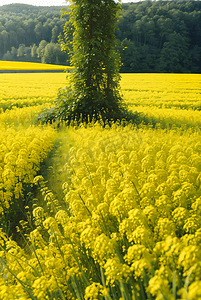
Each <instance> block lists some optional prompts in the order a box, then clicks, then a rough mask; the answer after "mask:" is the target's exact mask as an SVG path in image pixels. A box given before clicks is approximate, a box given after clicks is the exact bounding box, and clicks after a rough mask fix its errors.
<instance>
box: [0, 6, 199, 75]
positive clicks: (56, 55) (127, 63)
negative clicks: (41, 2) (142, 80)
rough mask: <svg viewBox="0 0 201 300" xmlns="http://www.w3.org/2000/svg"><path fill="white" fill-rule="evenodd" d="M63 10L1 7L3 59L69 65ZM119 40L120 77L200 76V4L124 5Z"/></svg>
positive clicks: (0, 50)
mask: <svg viewBox="0 0 201 300" xmlns="http://www.w3.org/2000/svg"><path fill="white" fill-rule="evenodd" d="M61 9H62V7H37V6H32V5H24V4H10V5H4V6H2V7H0V59H1V60H15V61H33V62H43V63H53V64H68V62H66V60H67V59H68V54H66V53H63V52H62V51H61V49H60V45H59V43H58V35H59V34H60V33H61V34H62V32H63V27H64V24H65V22H66V21H67V19H68V15H65V17H64V18H61V14H62V12H61ZM116 37H117V41H118V46H117V48H118V50H119V51H120V54H121V59H122V67H121V72H132V73H133V72H139V73H144V72H147V73H149V72H161V73H201V2H200V1H141V2H137V3H127V4H122V11H121V14H120V16H119V22H118V23H117V30H116Z"/></svg>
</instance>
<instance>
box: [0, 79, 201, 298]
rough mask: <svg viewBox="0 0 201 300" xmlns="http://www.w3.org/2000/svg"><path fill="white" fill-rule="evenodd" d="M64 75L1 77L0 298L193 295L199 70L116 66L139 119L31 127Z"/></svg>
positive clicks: (199, 254) (199, 249)
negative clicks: (132, 70) (141, 70)
mask: <svg viewBox="0 0 201 300" xmlns="http://www.w3.org/2000/svg"><path fill="white" fill-rule="evenodd" d="M66 76H67V78H68V76H70V74H65V73H56V74H55V73H43V74H36V73H34V74H30V73H26V74H1V75H0V81H1V85H0V107H1V113H0V127H1V141H0V204H1V205H0V224H1V231H0V238H1V239H0V262H1V263H0V272H1V273H0V275H1V277H0V300H1V299H2V300H7V299H9V300H10V299H11V300H15V299H21V300H28V299H34V300H44V299H50V300H56V299H61V300H64V299H69V300H73V299H74V300H77V299H79V300H95V299H98V300H103V299H105V300H111V299H112V300H145V299H148V300H153V299H154V300H177V299H180V300H200V299H201V175H200V174H201V132H200V126H201V118H200V117H201V115H200V113H201V112H200V101H201V100H200V89H201V75H176V74H168V75H167V74H122V80H121V88H122V95H123V98H124V99H125V101H126V102H127V104H128V106H129V109H132V110H133V111H138V112H140V113H141V114H142V116H146V119H147V120H148V121H149V122H148V125H145V124H144V123H143V122H142V123H141V124H140V125H139V126H138V127H136V126H133V125H130V124H128V125H127V126H124V127H121V126H120V125H116V124H113V125H112V127H109V126H108V127H107V126H106V128H102V127H100V125H98V124H93V125H91V126H88V127H84V126H80V127H78V128H71V127H69V128H65V126H63V127H62V126H61V127H60V128H59V129H57V128H55V127H56V126H54V125H41V124H37V122H36V121H37V116H38V115H39V113H40V112H41V111H42V110H43V109H44V108H50V107H52V106H53V105H54V99H55V98H56V96H57V90H58V88H62V87H65V85H66V82H67V79H66Z"/></svg>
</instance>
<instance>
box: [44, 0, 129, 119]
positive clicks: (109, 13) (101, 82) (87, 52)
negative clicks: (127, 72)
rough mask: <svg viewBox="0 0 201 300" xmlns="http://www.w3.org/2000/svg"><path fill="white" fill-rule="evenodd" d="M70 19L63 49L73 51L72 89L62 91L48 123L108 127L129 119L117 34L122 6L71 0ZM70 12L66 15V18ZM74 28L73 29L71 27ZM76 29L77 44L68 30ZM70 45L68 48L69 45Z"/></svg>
mask: <svg viewBox="0 0 201 300" xmlns="http://www.w3.org/2000/svg"><path fill="white" fill-rule="evenodd" d="M71 2H72V5H71V12H70V20H69V22H68V24H67V26H66V27H65V32H64V36H65V37H67V38H64V39H63V40H62V41H61V42H62V46H63V47H62V48H63V50H66V49H71V65H72V66H74V68H75V72H74V73H73V74H72V76H71V79H70V84H69V86H68V87H67V88H66V89H64V90H61V91H59V94H58V98H57V102H56V107H55V108H54V109H53V110H51V111H50V113H49V114H48V115H47V117H46V121H56V120H57V121H65V122H66V123H67V124H70V122H71V121H75V120H77V121H78V122H85V123H88V122H91V121H92V120H94V119H95V120H101V121H102V122H103V123H104V124H105V123H106V122H108V121H109V122H110V121H117V120H121V119H122V118H124V117H126V115H125V113H126V106H125V104H124V103H123V101H122V97H121V95H120V84H119V82H120V75H119V69H120V64H121V63H120V57H119V54H118V53H117V52H116V49H115V47H116V38H115V35H114V31H115V22H116V20H117V12H118V10H119V5H118V4H117V3H116V2H115V1H114V0H110V1H101V0H94V1H71ZM65 14H66V12H65V13H64V15H65ZM69 25H70V26H69ZM71 26H73V27H74V35H73V41H71V40H70V39H68V30H69V29H70V30H71V28H72V27H71ZM66 44H67V45H66Z"/></svg>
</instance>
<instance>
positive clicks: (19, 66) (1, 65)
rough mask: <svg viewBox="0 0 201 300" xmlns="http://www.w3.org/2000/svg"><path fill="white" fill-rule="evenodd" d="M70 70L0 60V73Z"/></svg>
mask: <svg viewBox="0 0 201 300" xmlns="http://www.w3.org/2000/svg"><path fill="white" fill-rule="evenodd" d="M68 69H72V67H69V66H62V65H53V64H43V63H33V62H18V61H1V60H0V71H1V70H2V71H3V70H10V71H12V70H17V71H20V70H24V71H33V70H38V71H40V70H42V71H45V70H52V71H64V70H68Z"/></svg>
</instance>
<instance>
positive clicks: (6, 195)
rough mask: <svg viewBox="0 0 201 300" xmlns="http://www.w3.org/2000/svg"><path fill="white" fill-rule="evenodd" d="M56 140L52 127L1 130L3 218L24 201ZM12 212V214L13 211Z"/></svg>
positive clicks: (0, 213) (0, 202)
mask: <svg viewBox="0 0 201 300" xmlns="http://www.w3.org/2000/svg"><path fill="white" fill-rule="evenodd" d="M54 139H55V132H54V130H53V129H52V128H50V127H49V128H48V127H46V128H44V129H42V128H40V127H39V126H38V127H29V128H28V129H23V128H21V129H19V128H18V129H14V128H12V127H9V128H7V129H6V128H3V127H2V128H1V142H0V216H1V217H0V219H1V220H3V221H5V219H6V215H7V214H8V213H9V212H10V213H11V214H12V213H13V212H14V210H15V209H16V207H17V206H18V202H19V200H21V199H24V196H26V195H24V189H25V187H26V186H30V185H32V183H33V179H34V176H36V175H37V172H38V171H39V170H40V165H41V163H42V161H43V160H44V159H45V158H46V157H47V155H48V153H49V152H50V150H51V148H52V146H53V144H54ZM12 210H13V211H12Z"/></svg>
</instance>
